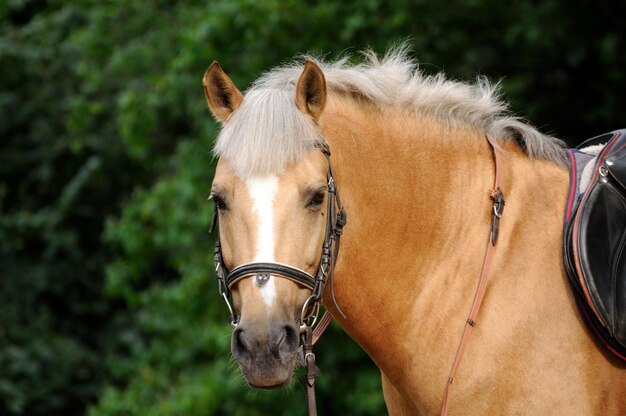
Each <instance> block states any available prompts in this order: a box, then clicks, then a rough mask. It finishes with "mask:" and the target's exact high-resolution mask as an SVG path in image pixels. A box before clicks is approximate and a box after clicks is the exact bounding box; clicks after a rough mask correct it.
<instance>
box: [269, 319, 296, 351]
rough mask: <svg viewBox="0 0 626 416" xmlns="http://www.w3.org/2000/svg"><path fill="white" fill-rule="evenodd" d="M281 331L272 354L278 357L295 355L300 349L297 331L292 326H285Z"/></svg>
mask: <svg viewBox="0 0 626 416" xmlns="http://www.w3.org/2000/svg"><path fill="white" fill-rule="evenodd" d="M279 331H280V332H279V334H278V335H277V337H276V343H275V344H274V348H272V352H273V353H274V355H276V356H279V355H289V354H293V353H294V352H295V351H296V349H297V347H298V345H297V344H298V342H297V341H298V335H297V333H296V329H295V328H294V327H293V326H292V325H285V326H283V327H281V328H280V330H279Z"/></svg>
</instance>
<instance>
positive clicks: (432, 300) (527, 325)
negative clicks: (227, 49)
mask: <svg viewBox="0 0 626 416" xmlns="http://www.w3.org/2000/svg"><path fill="white" fill-rule="evenodd" d="M366 54H367V56H368V59H367V61H366V62H365V63H363V64H359V65H356V66H351V65H349V64H347V63H346V61H339V62H333V63H322V62H314V61H312V60H309V61H307V63H306V64H305V66H304V67H302V65H298V64H293V65H288V66H285V67H281V68H277V69H274V70H272V71H270V72H268V73H266V74H265V75H264V76H263V77H261V78H260V79H258V80H257V81H256V82H255V83H254V84H253V85H252V86H251V88H249V89H248V90H247V92H246V94H245V95H243V94H242V93H240V92H239V91H238V90H237V88H236V87H235V86H234V84H233V83H232V82H231V81H230V79H229V78H228V77H227V76H226V74H225V73H224V72H223V71H222V69H221V68H220V67H219V65H218V64H213V65H211V67H210V68H209V69H208V70H207V72H206V74H205V77H204V80H203V83H204V86H205V92H206V95H207V101H208V104H209V107H210V109H211V111H212V112H213V114H214V116H215V117H216V118H217V119H218V120H219V121H220V122H221V123H222V125H223V128H222V130H221V132H220V134H219V137H218V139H217V142H216V145H215V149H214V153H215V154H216V155H217V156H218V157H219V161H218V165H217V168H216V173H215V178H214V182H213V187H212V191H211V194H212V197H213V200H214V202H215V204H216V209H217V212H218V214H217V215H218V217H219V242H220V249H219V255H220V262H221V264H223V270H225V271H231V272H232V271H235V270H244V271H246V270H248V271H249V273H240V274H239V275H238V278H237V279H235V280H231V281H230V283H232V284H231V285H230V288H229V290H227V288H222V289H223V290H222V294H224V295H225V297H227V295H228V293H229V292H232V302H233V305H232V309H233V312H232V314H233V324H234V331H233V337H232V353H233V356H234V357H235V359H236V360H237V362H238V363H239V366H240V368H241V370H242V372H243V374H244V376H245V377H246V379H247V380H248V382H249V384H250V385H252V386H256V387H262V388H270V387H278V386H283V385H285V384H288V383H289V382H290V380H291V377H292V374H293V369H294V366H295V365H296V363H297V361H298V357H299V354H298V347H299V338H300V337H299V332H300V328H301V327H302V325H303V324H304V322H303V319H304V318H305V317H306V316H308V311H307V302H308V301H310V299H311V297H312V290H314V289H315V288H314V285H315V281H316V280H319V279H317V277H318V276H319V273H320V270H321V271H322V272H327V271H328V266H324V264H322V262H323V261H324V260H323V259H324V256H323V255H324V247H325V246H326V245H327V243H328V241H329V234H328V233H329V227H331V226H329V224H333V223H334V214H335V213H334V212H330V211H332V208H331V206H334V204H330V203H328V202H329V201H328V199H329V198H330V197H331V196H332V195H331V193H329V182H330V181H329V171H330V170H329V160H332V170H333V172H334V177H333V181H332V182H333V183H334V182H335V181H336V189H337V190H340V192H341V200H342V202H343V206H344V207H345V210H346V211H347V212H348V213H349V215H350V223H349V225H348V226H346V229H345V232H344V233H343V237H342V243H341V248H340V249H339V250H338V255H337V253H331V258H332V260H333V262H334V261H336V265H335V266H336V267H335V277H334V282H333V283H332V288H333V289H334V292H335V293H336V300H337V305H339V306H340V307H341V311H339V310H338V307H337V306H336V305H335V303H334V302H333V301H332V297H331V296H329V295H330V290H331V284H330V282H328V281H326V282H327V283H326V285H325V292H326V293H325V295H324V298H323V302H324V306H325V307H326V308H327V309H328V310H330V311H331V313H332V314H333V316H334V317H335V318H336V319H337V321H338V322H339V324H340V325H341V326H342V328H343V329H344V330H345V331H346V332H347V333H348V334H349V335H350V336H351V337H352V338H354V339H355V340H356V341H357V342H358V343H359V344H360V345H361V346H362V347H363V348H364V349H365V351H366V352H367V353H368V354H369V355H370V357H371V358H372V359H373V361H374V362H375V363H376V365H377V366H378V367H379V368H380V371H381V377H382V383H383V393H384V396H385V401H386V404H387V408H388V410H389V413H390V414H393V415H415V414H435V413H438V412H440V411H441V409H442V407H443V408H445V409H446V410H445V412H447V411H448V410H447V409H449V412H450V414H464V415H485V414H494V415H495V414H498V415H499V414H528V415H531V414H532V415H535V414H551V415H572V414H585V415H594V414H598V415H600V414H601V415H620V414H625V413H626V369H625V367H624V365H623V364H622V363H620V362H618V361H617V360H615V359H613V358H612V357H611V356H610V355H609V354H607V353H606V352H605V351H603V350H602V349H601V348H599V347H598V345H596V344H595V342H594V340H593V338H592V336H591V335H590V333H589V332H588V331H587V329H586V328H585V325H584V323H583V321H582V320H581V318H580V317H579V316H578V313H577V311H576V304H575V300H574V298H573V297H572V293H571V291H570V290H569V288H568V283H567V276H566V274H565V269H564V265H563V260H562V239H561V235H562V227H563V223H562V214H563V209H564V206H565V200H566V197H567V191H568V181H569V177H568V171H567V153H566V150H565V148H564V146H563V144H562V142H561V141H559V140H557V139H555V138H552V137H549V136H545V135H543V134H541V133H539V132H538V131H537V130H535V129H534V128H532V127H531V126H529V125H528V124H526V123H524V122H523V121H521V120H519V119H518V118H516V117H513V116H511V115H510V114H509V113H508V110H507V106H506V105H505V104H504V103H503V102H502V101H501V100H500V98H499V93H498V90H497V88H496V87H494V86H493V85H491V84H490V83H489V82H487V81H486V80H484V79H479V80H478V81H477V82H476V83H475V84H465V83H458V82H453V81H450V80H447V79H445V77H444V76H443V75H441V74H439V75H435V76H425V75H423V74H422V73H420V72H419V70H417V66H416V63H415V62H413V61H412V60H411V59H409V58H407V54H406V51H405V50H403V49H402V48H399V49H396V50H392V51H390V52H389V53H388V54H387V55H386V56H385V57H384V58H383V59H379V58H377V57H376V56H375V55H374V54H373V53H366ZM486 136H489V137H491V138H493V139H492V142H493V148H492V145H490V144H489V141H488V140H486V139H485V137H486ZM324 148H329V149H330V152H331V154H332V156H331V157H330V158H328V155H327V154H325V152H323V151H321V150H320V149H324ZM494 154H498V155H499V159H500V162H499V165H500V168H499V176H500V182H499V186H498V187H499V188H501V190H502V193H503V201H504V199H506V209H505V211H504V213H502V212H499V214H501V215H497V217H498V221H497V222H498V233H497V235H498V237H497V245H495V246H494V245H493V244H492V243H494V241H493V224H494V221H495V220H494V200H493V199H492V197H493V196H494V194H493V191H494V179H495V175H496V174H495V168H494V165H495V164H494ZM331 214H333V215H331ZM331 216H332V217H333V221H330V220H329V218H330V217H331ZM331 228H332V227H331ZM489 246H493V247H494V248H493V249H489ZM488 253H490V254H488ZM333 254H334V255H333ZM487 254H488V255H487ZM486 257H488V261H487V260H486ZM487 263H489V264H488V267H486V265H487ZM259 265H266V269H259V267H260V266H259ZM262 270H265V271H262ZM222 273H225V272H222ZM298 276H299V278H298ZM307 276H309V277H311V279H313V281H312V283H311V285H309V284H307V282H309V278H308V277H307ZM481 276H484V278H482V277H481ZM322 277H324V276H322ZM322 280H323V279H322ZM479 280H480V281H481V284H480V287H479V290H478V291H477V289H476V288H477V286H479ZM479 294H480V300H481V302H478V310H477V313H476V319H475V320H474V319H470V320H468V314H469V313H470V310H472V311H474V309H475V306H476V304H477V303H476V301H475V297H476V298H478V297H479V296H478V295H479ZM227 300H228V299H227ZM343 313H345V315H343ZM468 326H470V327H471V328H472V329H473V333H472V335H471V337H468V338H467V339H465V338H466V337H465V335H464V334H465V333H466V332H468V330H467V328H468ZM462 335H463V338H464V340H465V341H463V342H462V343H461V345H462V348H459V341H460V339H461V337H462ZM460 349H462V350H463V351H464V353H463V354H462V361H460V362H459V363H458V365H457V357H459V354H458V352H459V350H460ZM398 357H402V360H399V359H398ZM453 362H454V363H455V374H454V378H453V379H454V383H453V384H450V383H451V381H452V379H450V380H449V378H450V369H451V367H452V365H453ZM451 385H453V386H454V390H452V391H451V393H450V395H449V397H448V395H447V394H446V395H445V396H446V397H448V399H447V400H446V404H445V406H444V392H445V391H447V389H448V388H449V387H450V386H451Z"/></svg>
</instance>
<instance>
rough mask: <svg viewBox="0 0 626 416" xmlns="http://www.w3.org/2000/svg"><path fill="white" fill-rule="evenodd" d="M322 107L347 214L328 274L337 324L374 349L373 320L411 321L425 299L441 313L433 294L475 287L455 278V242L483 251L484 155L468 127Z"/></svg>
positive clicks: (378, 324) (488, 181)
mask: <svg viewBox="0 0 626 416" xmlns="http://www.w3.org/2000/svg"><path fill="white" fill-rule="evenodd" d="M328 112H329V113H330V114H327V115H326V116H325V119H324V124H323V126H324V133H325V135H326V136H327V138H328V139H329V141H330V142H331V143H330V144H331V147H332V150H333V169H334V170H335V171H336V176H337V178H338V181H339V186H340V188H339V191H340V192H341V197H342V199H343V202H344V205H345V207H346V211H347V213H348V225H347V226H346V231H345V236H344V238H343V240H342V246H341V252H340V256H339V257H340V259H339V263H338V267H337V278H336V279H335V290H336V293H337V298H338V299H339V301H340V306H341V308H342V309H344V310H345V311H346V313H347V314H348V317H349V319H348V320H347V321H345V322H343V321H342V322H341V323H342V325H343V326H344V328H345V329H346V330H347V331H348V332H349V333H350V334H351V335H353V337H354V338H355V339H356V340H357V341H359V342H360V343H361V344H362V345H363V346H364V347H365V348H366V349H367V348H374V344H376V341H377V340H378V339H380V341H382V344H381V346H383V345H385V339H387V340H388V336H389V332H388V329H385V330H384V331H382V332H381V333H380V334H376V333H375V330H376V328H378V329H381V330H382V328H389V325H390V324H393V326H394V327H399V326H402V325H405V324H411V325H420V320H421V318H422V317H423V316H425V315H426V312H429V314H430V313H431V311H432V310H433V308H434V309H436V310H438V311H440V312H441V313H444V312H445V311H443V310H442V309H441V306H442V305H440V304H439V303H440V302H439V301H440V300H441V296H442V295H443V294H445V296H446V297H447V298H448V299H450V300H452V299H454V298H456V297H465V296H467V294H468V293H469V292H470V291H471V290H473V288H474V287H475V282H474V281H468V280H467V279H459V278H457V277H458V276H457V274H458V273H459V272H460V269H459V267H461V266H463V267H465V266H466V264H467V259H464V258H463V257H465V256H462V255H459V250H462V251H463V252H468V253H474V254H473V255H474V256H477V257H479V255H478V253H480V252H481V251H482V250H484V247H485V242H486V239H487V231H488V223H489V220H490V218H489V209H490V208H489V207H490V204H491V202H490V199H489V190H490V189H491V188H492V187H493V175H494V168H493V166H494V165H493V159H492V154H491V150H490V148H489V145H488V143H487V141H486V139H485V138H484V136H481V135H480V134H479V133H478V132H477V131H475V130H474V131H471V130H469V129H462V128H450V127H444V126H442V125H440V124H438V123H436V122H433V121H429V120H428V119H419V118H417V117H415V116H410V115H402V114H393V113H386V112H382V111H380V110H376V109H372V108H370V109H367V108H365V109H363V108H358V107H354V106H352V107H351V106H343V107H341V106H336V107H332V106H331V108H330V109H329V111H328ZM474 260H475V261H471V262H470V263H472V266H475V267H478V268H479V267H480V261H481V259H480V258H476V259H474ZM442 270H446V273H442ZM478 272H479V270H476V273H475V274H478ZM473 274H474V273H473ZM407 316H410V317H411V319H407V318H406V317H407ZM368 317H369V318H370V319H368ZM362 320H365V321H371V322H368V324H367V325H362V322H361V321H362ZM372 320H373V321H372ZM372 330H374V333H372ZM400 332H401V331H400ZM373 358H375V357H373Z"/></svg>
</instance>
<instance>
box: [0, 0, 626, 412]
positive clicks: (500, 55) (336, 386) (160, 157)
mask: <svg viewBox="0 0 626 416" xmlns="http://www.w3.org/2000/svg"><path fill="white" fill-rule="evenodd" d="M624 12H625V10H624V2H623V1H621V0H620V1H610V0H603V1H599V2H596V1H583V0H573V1H565V0H559V1H557V0H543V1H530V0H524V1H512V2H503V1H500V0H465V1H462V0H447V1H437V2H434V1H425V0H410V1H409V0H395V1H382V0H353V1H349V2H344V1H339V0H335V1H296V0H282V1H279V0H264V1H256V0H209V1H205V2H198V1H191V0H144V1H138V0H126V1H97V0H73V1H61V0H6V1H3V2H2V3H0V414H2V415H32V416H38V415H83V414H88V415H90V416H105V415H190V416H194V415H222V414H230V415H235V416H236V415H265V414H281V415H302V414H304V413H305V411H306V410H305V403H304V388H303V384H302V381H301V380H302V379H301V378H299V380H300V381H299V382H296V383H295V384H294V386H293V387H292V388H291V389H290V390H287V391H285V390H282V391H261V392H253V391H251V390H250V389H248V388H246V387H244V382H243V381H242V379H241V377H240V376H239V375H238V370H237V369H236V366H235V365H233V364H232V363H230V362H229V331H230V328H229V326H228V323H227V313H226V310H225V308H224V306H223V304H222V303H221V301H220V299H219V298H218V296H217V293H216V287H215V286H216V285H215V283H214V281H213V274H212V273H213V272H212V265H211V264H212V256H211V248H212V241H211V238H210V236H209V234H208V226H209V220H210V217H211V212H212V206H211V204H210V203H208V202H207V201H206V197H207V196H208V193H209V189H210V184H211V177H212V172H213V168H214V161H213V160H212V158H211V156H210V148H211V145H212V142H213V139H214V137H215V134H216V131H217V125H216V123H215V122H214V121H213V120H212V118H211V117H210V115H209V112H208V110H207V109H206V104H205V99H204V95H203V91H202V86H201V78H202V75H203V73H204V71H205V69H206V68H207V66H208V65H209V64H210V63H211V61H212V60H213V59H219V60H220V62H221V63H222V66H223V67H224V68H225V69H226V70H227V71H228V72H229V74H230V75H231V76H232V78H233V80H234V81H235V82H236V83H237V84H238V85H239V87H240V88H241V89H244V88H245V87H246V86H247V85H248V84H249V83H250V82H251V81H252V80H253V79H255V78H256V77H257V76H258V75H259V74H260V73H261V72H262V71H264V70H267V69H269V68H271V67H272V66H274V65H277V64H279V63H282V62H285V61H286V60H288V59H290V58H291V57H293V56H294V55H295V54H297V53H301V52H311V53H316V54H324V56H326V57H328V58H329V59H332V58H335V57H337V56H339V55H341V54H342V53H346V52H348V53H351V52H356V51H358V50H359V49H362V48H364V47H368V46H369V47H372V48H373V49H375V50H376V51H379V52H383V51H384V50H385V49H386V48H388V47H389V46H390V45H391V44H393V43H394V42H397V41H399V40H403V39H406V38H409V39H410V43H411V44H412V45H413V51H414V53H415V56H416V57H417V58H418V59H419V60H420V62H421V63H422V69H423V70H424V71H426V72H436V71H440V70H444V71H445V72H447V73H448V74H449V75H450V76H452V77H453V78H457V79H464V80H471V79H473V78H474V77H475V76H476V75H478V74H484V75H487V76H489V77H490V78H492V79H495V80H497V79H500V78H503V83H502V86H503V89H504V92H505V94H506V96H507V98H508V99H509V100H510V102H511V105H512V108H513V110H514V111H515V112H516V113H517V114H519V115H522V116H526V117H527V118H528V119H530V120H531V122H532V123H533V124H535V125H537V126H539V127H540V128H541V129H542V130H543V131H544V132H550V133H553V134H555V135H557V136H559V137H562V138H564V139H566V140H567V141H568V142H569V143H570V144H571V145H575V144H576V143H577V142H578V141H580V140H582V139H584V138H587V137H591V136H593V135H596V134H600V133H603V132H606V131H609V130H612V129H615V128H619V127H624V124H623V123H624V121H623V120H620V119H619V116H621V114H622V112H621V111H620V110H621V109H623V108H626V94H625V92H626V77H625V76H624V75H623V73H624V68H626V54H625V53H624V51H625V50H626V44H625V43H626V42H625V37H624V28H626V20H625V16H626V13H624ZM317 351H318V352H319V366H320V367H321V369H322V371H323V377H322V378H321V380H320V382H319V388H318V390H319V395H318V401H319V407H320V413H321V414H325V415H332V414H336V415H339V414H340V415H345V414H351V415H379V414H384V413H385V408H384V403H383V400H382V394H381V391H380V380H379V375H378V371H377V369H376V368H375V367H374V366H373V364H372V363H371V362H370V361H369V360H368V358H367V357H366V356H365V355H364V353H363V352H361V351H360V350H359V348H358V347H357V346H356V345H355V344H354V343H353V342H352V341H350V340H349V338H347V337H346V336H345V334H343V333H342V332H341V331H340V330H339V329H338V328H333V330H331V331H330V332H329V333H328V334H327V335H325V337H324V339H323V340H322V341H321V343H320V344H319V347H318V348H317Z"/></svg>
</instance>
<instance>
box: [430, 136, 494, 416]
mask: <svg viewBox="0 0 626 416" xmlns="http://www.w3.org/2000/svg"><path fill="white" fill-rule="evenodd" d="M486 137H487V141H488V142H489V145H490V146H491V149H492V150H493V158H494V161H495V170H496V174H495V180H494V185H493V190H492V191H491V199H493V212H492V221H491V230H490V231H489V242H488V243H487V251H486V253H485V259H484V261H483V268H482V271H481V273H480V279H479V280H478V288H477V289H476V294H475V295H474V302H473V303H472V309H471V310H470V313H469V316H468V318H467V321H466V322H465V329H464V330H463V336H462V337H461V342H460V343H459V348H458V350H457V352H456V356H455V357H454V363H453V364H452V369H451V370H450V375H449V376H448V382H447V383H446V389H445V392H444V396H443V406H442V408H441V415H442V416H447V414H448V407H449V405H450V391H451V390H452V382H453V381H454V376H455V375H456V371H457V369H458V368H459V364H460V363H461V358H463V352H464V351H465V347H466V346H467V342H468V340H469V336H470V334H471V333H472V329H474V327H475V326H476V318H477V317H478V312H479V311H480V306H481V305H482V302H483V298H484V297H485V290H486V289H487V281H488V280H489V271H490V270H491V263H492V261H493V253H494V251H495V248H496V243H497V242H498V234H499V230H500V218H502V213H503V212H504V195H503V194H502V189H501V188H500V184H501V183H502V180H501V176H500V175H501V174H502V167H501V164H502V162H501V160H500V154H499V151H498V148H497V146H496V145H495V143H494V141H493V138H491V137H490V136H486Z"/></svg>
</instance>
